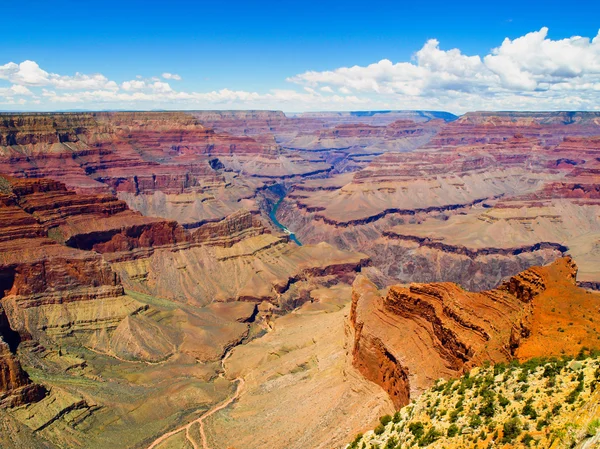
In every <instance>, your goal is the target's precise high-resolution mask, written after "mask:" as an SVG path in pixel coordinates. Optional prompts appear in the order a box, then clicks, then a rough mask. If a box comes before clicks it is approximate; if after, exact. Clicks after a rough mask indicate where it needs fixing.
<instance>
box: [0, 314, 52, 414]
mask: <svg viewBox="0 0 600 449" xmlns="http://www.w3.org/2000/svg"><path fill="white" fill-rule="evenodd" d="M19 342H20V336H19V334H18V333H16V332H15V331H14V330H13V329H11V327H10V324H9V322H8V318H7V317H6V314H5V312H4V309H3V307H2V305H1V304H0V407H3V406H10V407H14V406H18V405H23V404H29V403H32V402H36V401H39V400H40V399H41V398H43V397H44V396H45V394H46V389H45V388H44V387H42V386H41V385H37V384H34V383H32V382H31V380H30V379H29V376H28V375H27V373H26V372H25V371H24V370H23V368H22V367H21V363H20V362H19V359H18V358H17V356H16V355H15V354H14V351H15V350H16V348H17V346H18V344H19Z"/></svg>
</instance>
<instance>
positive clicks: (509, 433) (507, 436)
mask: <svg viewBox="0 0 600 449" xmlns="http://www.w3.org/2000/svg"><path fill="white" fill-rule="evenodd" d="M520 434H521V420H520V419H519V418H511V419H509V420H508V421H506V422H505V423H504V426H503V435H502V442H503V443H510V442H512V441H513V440H514V439H515V438H517V437H518V436H519V435H520Z"/></svg>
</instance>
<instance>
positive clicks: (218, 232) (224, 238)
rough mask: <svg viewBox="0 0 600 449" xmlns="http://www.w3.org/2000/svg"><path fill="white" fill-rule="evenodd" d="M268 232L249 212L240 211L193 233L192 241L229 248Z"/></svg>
mask: <svg viewBox="0 0 600 449" xmlns="http://www.w3.org/2000/svg"><path fill="white" fill-rule="evenodd" d="M268 232H269V231H268V230H267V229H266V228H265V227H264V226H263V225H262V224H261V222H260V221H259V220H258V219H257V218H255V217H254V216H253V215H252V214H251V213H250V212H248V211H246V210H240V211H238V212H235V213H233V214H231V215H229V216H227V217H226V218H225V219H223V220H221V221H220V222H218V223H207V224H205V225H203V226H201V227H199V228H198V229H196V230H195V231H194V232H192V240H193V241H196V242H199V243H202V244H204V245H214V246H224V247H229V246H231V245H233V244H235V243H237V242H239V241H240V240H243V239H245V238H247V237H252V236H255V235H260V234H264V233H268Z"/></svg>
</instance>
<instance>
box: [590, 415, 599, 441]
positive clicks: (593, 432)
mask: <svg viewBox="0 0 600 449" xmlns="http://www.w3.org/2000/svg"><path fill="white" fill-rule="evenodd" d="M599 428H600V419H595V420H593V421H592V422H591V423H589V424H588V426H587V436H588V437H593V436H595V435H596V433H597V432H598V429H599Z"/></svg>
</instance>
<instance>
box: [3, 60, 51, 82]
mask: <svg viewBox="0 0 600 449" xmlns="http://www.w3.org/2000/svg"><path fill="white" fill-rule="evenodd" d="M48 77H49V74H48V72H46V71H45V70H42V69H41V68H40V66H39V65H38V64H37V63H36V62H34V61H23V62H22V63H20V64H15V63H14V62H9V63H8V64H5V65H3V66H0V79H5V80H8V81H10V82H11V83H15V84H20V85H25V86H45V85H46V84H48V82H49V78H48Z"/></svg>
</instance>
